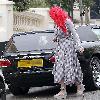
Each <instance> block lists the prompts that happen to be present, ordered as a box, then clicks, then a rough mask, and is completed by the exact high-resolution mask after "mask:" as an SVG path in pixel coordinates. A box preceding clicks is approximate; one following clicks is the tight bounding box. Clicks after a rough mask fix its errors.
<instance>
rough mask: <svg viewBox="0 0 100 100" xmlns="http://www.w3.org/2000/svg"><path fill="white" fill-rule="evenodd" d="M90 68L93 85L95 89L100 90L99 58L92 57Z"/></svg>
mask: <svg viewBox="0 0 100 100" xmlns="http://www.w3.org/2000/svg"><path fill="white" fill-rule="evenodd" d="M90 68H91V72H92V76H91V78H92V80H91V81H92V82H91V83H93V84H92V85H93V86H94V88H95V89H100V59H99V58H98V57H92V59H91V61H90Z"/></svg>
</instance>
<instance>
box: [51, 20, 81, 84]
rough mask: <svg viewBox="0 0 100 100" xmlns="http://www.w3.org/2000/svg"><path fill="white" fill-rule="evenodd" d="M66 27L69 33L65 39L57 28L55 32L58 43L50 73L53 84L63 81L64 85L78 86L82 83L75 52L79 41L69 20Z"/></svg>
mask: <svg viewBox="0 0 100 100" xmlns="http://www.w3.org/2000/svg"><path fill="white" fill-rule="evenodd" d="M66 26H67V28H68V30H69V31H70V34H69V36H67V37H65V36H64V34H63V32H62V31H61V30H59V29H58V28H57V31H55V32H56V36H57V39H58V42H57V48H56V50H55V60H56V61H55V64H54V66H53V71H52V73H53V75H54V82H55V83H59V82H60V81H61V80H62V79H64V83H65V84H66V85H72V84H75V83H79V84H80V83H82V81H83V74H82V71H81V67H80V63H79V60H78V58H77V53H76V50H79V49H80V48H81V47H82V46H81V45H80V39H79V37H78V34H77V33H76V30H75V28H74V25H73V23H72V21H71V20H70V19H67V21H66Z"/></svg>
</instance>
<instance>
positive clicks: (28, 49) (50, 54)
mask: <svg viewBox="0 0 100 100" xmlns="http://www.w3.org/2000/svg"><path fill="white" fill-rule="evenodd" d="M53 38H54V32H53V31H35V32H25V33H17V34H14V35H13V36H12V37H11V39H10V40H9V42H8V44H7V46H6V48H5V52H4V54H3V56H2V58H3V59H4V60H5V62H3V65H2V66H7V67H4V68H3V75H4V77H5V82H6V83H7V84H8V87H9V90H10V91H11V92H12V93H13V94H14V95H22V94H26V93H28V91H29V89H30V87H34V86H37V87H39V86H51V85H56V84H54V79H53V75H52V73H51V72H52V67H53V64H54V60H55V59H54V49H55V46H56V43H54V42H53V41H52V40H53Z"/></svg>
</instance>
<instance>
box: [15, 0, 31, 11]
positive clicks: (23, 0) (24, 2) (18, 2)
mask: <svg viewBox="0 0 100 100" xmlns="http://www.w3.org/2000/svg"><path fill="white" fill-rule="evenodd" d="M13 2H15V4H14V10H16V11H24V10H27V9H28V8H29V6H30V0H13Z"/></svg>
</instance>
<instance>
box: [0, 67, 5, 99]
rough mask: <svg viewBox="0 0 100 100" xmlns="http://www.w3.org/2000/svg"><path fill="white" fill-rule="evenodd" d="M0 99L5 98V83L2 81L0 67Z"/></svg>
mask: <svg viewBox="0 0 100 100" xmlns="http://www.w3.org/2000/svg"><path fill="white" fill-rule="evenodd" d="M0 99H1V100H6V90H5V83H4V78H3V76H2V74H1V69H0Z"/></svg>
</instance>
